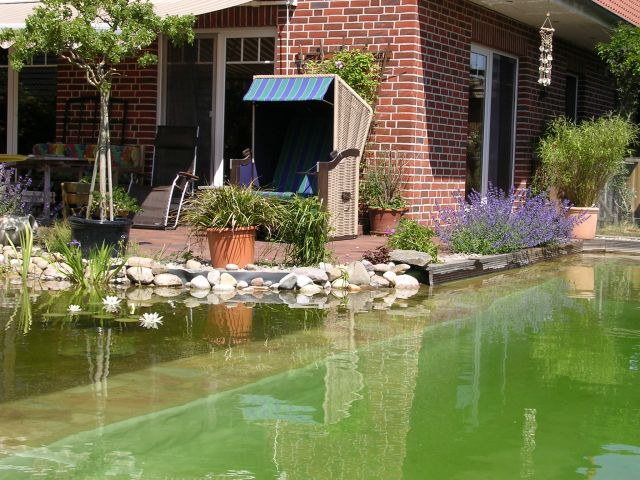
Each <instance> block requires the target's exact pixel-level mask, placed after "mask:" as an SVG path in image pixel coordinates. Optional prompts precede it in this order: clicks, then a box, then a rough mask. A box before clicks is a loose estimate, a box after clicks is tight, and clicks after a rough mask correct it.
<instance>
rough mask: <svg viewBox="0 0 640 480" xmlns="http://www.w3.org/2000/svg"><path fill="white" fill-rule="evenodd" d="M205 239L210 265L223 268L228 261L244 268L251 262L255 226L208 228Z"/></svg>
mask: <svg viewBox="0 0 640 480" xmlns="http://www.w3.org/2000/svg"><path fill="white" fill-rule="evenodd" d="M207 240H208V241H209V253H210V255H211V265H213V266H214V267H215V268H224V267H225V266H227V265H228V264H229V263H233V264H235V265H237V266H238V267H240V268H244V267H246V266H247V264H248V263H253V256H254V251H255V245H256V227H246V228H235V229H230V228H208V229H207Z"/></svg>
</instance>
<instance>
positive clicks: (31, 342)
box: [0, 255, 640, 480]
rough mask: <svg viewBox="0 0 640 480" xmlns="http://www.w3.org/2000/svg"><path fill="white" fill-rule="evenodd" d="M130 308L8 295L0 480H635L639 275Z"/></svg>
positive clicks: (581, 263)
mask: <svg viewBox="0 0 640 480" xmlns="http://www.w3.org/2000/svg"><path fill="white" fill-rule="evenodd" d="M158 294H160V295H158ZM119 295H121V296H122V297H123V300H122V303H121V305H120V309H119V311H118V312H115V313H108V312H105V311H104V309H103V307H102V304H101V300H100V298H99V296H98V295H96V294H94V295H91V294H82V293H76V294H69V293H61V292H50V291H47V292H38V291H35V290H31V291H25V290H20V289H15V288H11V287H10V286H8V285H5V288H3V289H0V478H2V479H4V478H7V479H22V478H55V479H58V478H60V479H68V478H95V479H98V478H100V479H101V478H122V479H127V478H134V479H138V478H145V479H146V478H149V479H156V478H158V479H200V478H202V479H213V478H239V479H252V478H258V479H261V478H277V479H316V478H318V479H325V478H326V479H333V478H336V479H342V478H344V479H373V478H381V479H399V478H408V479H414V478H415V479H487V480H488V479H574V478H575V479H598V480H600V479H615V480H620V479H623V480H624V479H638V478H640V372H639V369H640V258H637V257H636V258H633V257H615V256H608V257H598V256H586V255H585V256H574V257H570V258H564V259H561V260H557V261H553V262H546V263H542V264H538V265H535V266H532V267H528V268H524V269H518V270H513V271H510V272H507V273H500V274H494V275H490V276H487V277H482V278H477V279H472V280H468V281H462V282H455V283H452V284H450V285H448V286H443V287H437V288H432V289H428V288H426V287H424V288H423V289H422V290H420V292H418V293H417V294H415V295H413V296H410V297H409V298H403V297H407V295H404V296H403V295H400V296H398V295H396V294H393V293H391V294H390V293H389V292H360V293H358V294H354V295H350V296H348V297H345V298H338V297H334V296H329V297H313V298H311V299H309V298H305V297H296V296H295V295H293V294H288V295H280V296H278V295H273V294H266V295H264V296H263V297H262V298H261V299H258V298H256V297H249V296H244V297H243V296H235V297H233V298H228V297H227V298H220V297H218V296H215V295H212V294H210V295H208V296H204V297H203V298H194V297H192V296H190V295H189V294H184V293H183V294H179V295H176V292H172V291H167V290H160V291H158V292H155V293H154V292H152V291H151V290H136V291H129V292H127V293H126V294H125V293H124V292H121V293H119ZM296 302H298V303H296ZM70 304H76V305H80V306H81V307H82V311H81V312H80V313H78V314H77V315H70V314H69V313H68V312H67V308H68V306H69V305H70ZM152 312H156V313H158V314H159V315H161V316H162V317H163V319H162V322H163V323H162V324H161V325H158V328H157V329H153V328H150V329H147V328H143V327H142V326H140V325H139V323H138V320H137V319H138V318H139V316H140V315H141V314H143V313H152Z"/></svg>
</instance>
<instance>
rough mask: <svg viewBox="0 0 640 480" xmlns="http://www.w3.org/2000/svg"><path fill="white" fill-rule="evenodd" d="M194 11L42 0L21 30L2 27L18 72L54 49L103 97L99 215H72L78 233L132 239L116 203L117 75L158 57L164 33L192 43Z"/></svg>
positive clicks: (142, 2) (139, 3) (126, 1)
mask: <svg viewBox="0 0 640 480" xmlns="http://www.w3.org/2000/svg"><path fill="white" fill-rule="evenodd" d="M194 22H195V17H194V16H193V15H185V16H173V15H170V16H167V17H164V18H160V17H159V16H158V15H156V14H155V13H154V11H153V4H152V3H151V2H150V1H147V0H95V1H92V2H77V1H73V0H42V1H41V2H39V3H38V5H37V6H36V7H35V8H34V9H33V13H32V14H31V15H30V16H29V17H27V19H26V21H25V27H24V28H22V29H11V28H8V29H3V30H2V31H0V41H3V42H11V43H12V48H11V51H10V62H11V66H12V67H13V68H14V69H15V70H17V71H20V70H21V69H22V67H23V66H24V65H25V64H27V63H29V62H30V61H31V59H32V58H33V57H34V56H36V55H39V54H56V55H58V56H59V57H60V58H61V59H62V60H65V61H66V62H68V63H69V64H71V65H73V66H75V67H77V68H79V69H81V70H82V71H83V72H84V73H85V78H86V79H87V82H88V83H89V85H90V86H91V87H93V88H95V89H96V90H97V92H98V95H99V97H100V127H99V132H98V146H97V148H96V158H95V162H94V169H93V175H92V178H91V188H90V193H89V204H90V205H91V204H92V203H93V201H92V196H93V194H94V191H95V189H96V182H97V184H98V186H99V188H98V190H99V192H100V195H99V200H98V205H99V208H98V211H99V218H98V219H96V220H94V219H91V218H89V214H90V209H87V216H86V218H84V219H83V218H79V217H72V218H70V220H69V223H70V224H71V228H72V230H73V231H74V236H75V235H76V233H77V232H78V234H79V235H80V236H81V235H82V233H80V232H85V231H91V232H92V233H91V235H88V236H87V237H86V238H87V240H89V239H90V238H95V239H97V240H99V242H100V243H102V242H105V241H106V242H110V243H112V244H113V245H116V244H121V243H122V240H123V239H125V240H126V239H128V234H129V229H130V228H131V223H132V222H131V220H129V219H128V218H116V213H117V212H116V211H115V210H114V206H113V201H112V200H113V187H112V174H111V149H110V133H109V103H110V98H111V87H112V82H113V78H114V77H115V76H117V75H122V74H123V72H124V71H125V68H126V67H125V68H123V65H124V64H123V62H124V61H125V60H127V59H137V63H138V65H139V66H141V67H147V66H149V65H152V64H154V63H156V62H157V60H158V59H157V55H155V54H153V53H152V52H150V51H149V50H148V48H149V47H150V46H151V45H152V44H153V43H154V42H155V41H156V38H157V36H158V34H159V33H163V34H164V35H166V36H167V38H168V39H169V40H170V41H171V42H173V43H174V44H179V43H181V42H184V41H188V42H192V41H193V38H194V33H193V24H194Z"/></svg>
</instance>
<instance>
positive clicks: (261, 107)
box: [230, 75, 373, 238]
mask: <svg viewBox="0 0 640 480" xmlns="http://www.w3.org/2000/svg"><path fill="white" fill-rule="evenodd" d="M244 99H245V101H251V102H252V103H253V148H252V150H251V152H250V153H249V151H245V152H247V154H246V155H245V157H244V158H243V159H238V160H232V161H231V175H230V180H231V182H232V183H239V182H240V181H241V180H242V179H243V178H244V179H246V178H252V179H253V181H254V184H259V185H260V186H265V185H267V186H268V188H269V189H271V190H272V191H273V192H274V193H273V194H279V195H282V196H286V195H289V194H306V195H308V194H315V195H318V197H319V198H320V199H321V200H322V202H323V204H324V205H325V208H327V210H328V211H329V212H330V214H331V225H332V227H333V235H334V238H352V237H355V236H356V235H357V230H358V186H359V185H358V182H359V165H360V155H361V152H362V151H363V150H364V146H365V142H366V139H367V134H368V132H369V127H370V125H371V120H372V117H373V111H372V110H371V107H370V106H369V105H368V104H367V103H366V102H365V101H364V100H363V99H362V98H360V96H359V95H358V94H357V93H355V92H354V91H353V90H352V89H351V87H349V86H348V85H347V84H346V83H345V82H344V81H343V80H342V79H341V78H340V77H338V76H336V75H288V76H277V75H257V76H255V77H254V81H253V83H252V85H251V87H250V88H249V91H248V92H247V94H246V95H245V97H244ZM245 181H246V180H245Z"/></svg>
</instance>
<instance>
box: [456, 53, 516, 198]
mask: <svg viewBox="0 0 640 480" xmlns="http://www.w3.org/2000/svg"><path fill="white" fill-rule="evenodd" d="M471 53H477V54H479V55H484V56H485V57H486V58H487V70H486V73H485V75H486V76H485V82H484V98H485V102H484V119H483V120H484V121H483V125H482V185H481V189H482V192H481V194H482V195H483V196H484V195H486V194H487V188H488V183H489V161H488V158H489V147H490V145H489V134H490V132H491V88H492V83H493V55H494V54H498V55H501V56H503V57H509V58H511V59H513V60H515V61H516V78H515V85H514V92H513V96H514V98H513V112H512V115H513V123H512V125H511V186H513V182H514V179H515V174H516V165H515V163H516V124H517V122H518V117H517V115H518V108H517V106H518V80H519V76H520V75H519V74H520V60H519V59H518V57H516V56H515V55H511V54H509V53H505V52H502V51H500V50H494V49H491V48H487V47H484V46H482V45H477V44H475V43H472V44H471ZM470 63H471V62H470V61H469V64H470Z"/></svg>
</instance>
